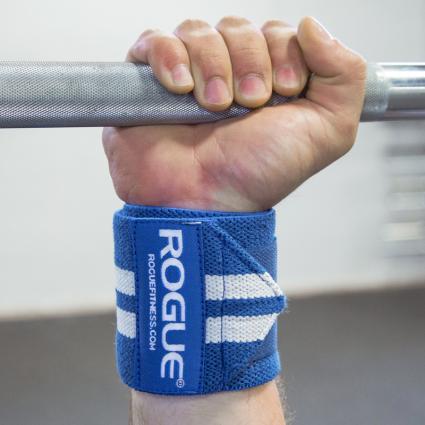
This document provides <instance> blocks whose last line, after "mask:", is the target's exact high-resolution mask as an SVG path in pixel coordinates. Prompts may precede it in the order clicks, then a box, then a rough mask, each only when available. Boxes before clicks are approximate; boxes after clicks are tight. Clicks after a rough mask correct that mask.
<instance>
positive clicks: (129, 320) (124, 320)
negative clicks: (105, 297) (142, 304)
mask: <svg viewBox="0 0 425 425" xmlns="http://www.w3.org/2000/svg"><path fill="white" fill-rule="evenodd" d="M117 330H118V332H119V333H120V334H122V335H124V336H126V337H127V338H133V339H134V338H136V314H135V313H131V312H129V311H125V310H122V309H121V308H119V307H117Z"/></svg>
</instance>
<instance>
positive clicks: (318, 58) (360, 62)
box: [297, 18, 366, 122]
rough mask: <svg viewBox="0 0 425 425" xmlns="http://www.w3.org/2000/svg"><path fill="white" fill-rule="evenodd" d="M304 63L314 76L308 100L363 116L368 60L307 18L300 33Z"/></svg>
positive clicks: (334, 111)
mask: <svg viewBox="0 0 425 425" xmlns="http://www.w3.org/2000/svg"><path fill="white" fill-rule="evenodd" d="M297 38H298V42H299V45H300V47H301V50H302V54H303V56H304V60H305V62H306V64H307V66H308V68H309V69H310V71H311V72H312V73H313V77H312V78H311V80H310V83H309V89H308V91H307V94H306V97H307V98H308V99H309V100H311V101H313V103H315V104H318V105H321V106H323V107H324V108H326V109H327V110H329V111H331V112H333V113H335V114H336V115H340V114H341V111H345V112H346V115H347V116H350V119H351V121H353V122H355V120H352V117H353V116H354V117H357V115H358V116H360V112H361V106H362V103H363V97H364V87H365V81H366V62H365V61H364V59H363V58H362V57H361V56H359V55H358V54H356V53H355V52H353V51H352V50H350V49H348V48H346V47H345V46H344V45H342V44H341V43H340V42H339V41H338V40H336V39H334V38H333V37H332V36H331V35H330V34H329V33H328V32H327V30H326V29H325V28H324V27H323V26H322V25H320V24H319V23H318V22H317V21H316V20H315V19H313V18H304V19H303V20H302V21H301V23H300V25H299V27H298V34H297Z"/></svg>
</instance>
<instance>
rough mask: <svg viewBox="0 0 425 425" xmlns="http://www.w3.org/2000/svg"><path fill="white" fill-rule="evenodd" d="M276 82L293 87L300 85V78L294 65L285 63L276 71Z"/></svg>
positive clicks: (279, 84) (281, 85)
mask: <svg viewBox="0 0 425 425" xmlns="http://www.w3.org/2000/svg"><path fill="white" fill-rule="evenodd" d="M275 82H276V84H277V85H278V86H280V87H286V88H289V89H293V88H297V87H298V86H299V85H300V78H299V76H298V73H297V71H296V69H295V68H294V67H293V66H292V65H283V66H282V67H280V68H279V69H277V70H276V71H275Z"/></svg>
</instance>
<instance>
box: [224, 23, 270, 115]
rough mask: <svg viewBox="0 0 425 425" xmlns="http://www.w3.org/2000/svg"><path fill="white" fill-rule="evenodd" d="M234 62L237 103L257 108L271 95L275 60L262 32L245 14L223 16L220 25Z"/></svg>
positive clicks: (233, 76) (234, 84)
mask: <svg viewBox="0 0 425 425" xmlns="http://www.w3.org/2000/svg"><path fill="white" fill-rule="evenodd" d="M216 28H217V30H218V31H219V32H220V34H221V35H222V37H223V39H224V41H225V43H226V46H227V49H228V51H229V54H230V58H231V62H232V72H233V75H232V78H233V87H234V95H235V100H236V102H237V103H239V104H240V105H243V106H247V107H251V108H255V107H258V106H261V105H263V104H264V103H265V102H267V100H268V99H269V98H270V96H271V93H272V88H273V82H272V63H271V59H270V55H269V52H268V48H267V42H266V39H265V38H264V36H263V34H262V32H261V31H260V30H259V29H257V28H256V27H255V26H254V25H253V24H251V23H250V22H249V21H248V20H246V19H244V18H238V17H227V18H223V19H222V20H221V21H220V22H219V23H218V25H217V27H216Z"/></svg>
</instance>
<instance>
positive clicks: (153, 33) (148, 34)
mask: <svg viewBox="0 0 425 425" xmlns="http://www.w3.org/2000/svg"><path fill="white" fill-rule="evenodd" d="M162 34H163V31H162V30H160V29H159V28H150V29H147V30H145V31H143V32H142V33H141V34H140V35H139V38H138V39H137V41H142V40H147V39H150V38H152V37H157V36H159V35H162Z"/></svg>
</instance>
